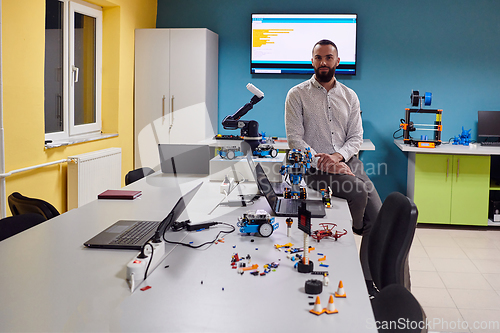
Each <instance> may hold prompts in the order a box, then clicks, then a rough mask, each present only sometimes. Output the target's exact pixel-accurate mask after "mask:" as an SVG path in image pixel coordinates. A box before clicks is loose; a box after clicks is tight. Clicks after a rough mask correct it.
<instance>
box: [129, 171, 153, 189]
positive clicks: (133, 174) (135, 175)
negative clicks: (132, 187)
mask: <svg viewBox="0 0 500 333" xmlns="http://www.w3.org/2000/svg"><path fill="white" fill-rule="evenodd" d="M154 172H155V171H154V170H153V169H151V168H149V167H143V168H139V169H135V170H132V171H129V172H128V173H127V174H126V175H125V185H129V184H132V183H133V182H135V181H138V180H139V179H142V178H144V177H146V176H149V175H150V174H152V173H154Z"/></svg>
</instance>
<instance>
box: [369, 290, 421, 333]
mask: <svg viewBox="0 0 500 333" xmlns="http://www.w3.org/2000/svg"><path fill="white" fill-rule="evenodd" d="M371 302H372V309H373V314H374V316H375V320H376V321H377V323H378V327H377V328H378V331H379V332H390V333H393V332H398V333H402V332H405V333H427V331H428V328H427V327H426V318H427V316H426V315H425V312H424V310H423V309H422V307H421V306H420V303H418V301H417V299H416V298H415V296H413V295H412V293H411V292H409V291H408V290H407V289H406V288H405V287H403V286H402V285H400V284H391V285H388V286H386V287H385V288H384V289H382V291H381V292H380V293H379V294H378V295H377V297H375V298H374V299H372V301H371Z"/></svg>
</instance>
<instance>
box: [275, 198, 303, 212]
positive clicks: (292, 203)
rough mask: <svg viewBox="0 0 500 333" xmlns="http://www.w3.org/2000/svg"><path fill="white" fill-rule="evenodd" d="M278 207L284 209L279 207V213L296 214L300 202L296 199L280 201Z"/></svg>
mask: <svg viewBox="0 0 500 333" xmlns="http://www.w3.org/2000/svg"><path fill="white" fill-rule="evenodd" d="M280 203H281V204H280V206H281V205H283V206H284V207H283V208H281V207H280V212H289V213H296V212H298V211H299V207H300V205H301V204H302V200H297V199H289V200H280Z"/></svg>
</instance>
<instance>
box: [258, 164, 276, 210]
mask: <svg viewBox="0 0 500 333" xmlns="http://www.w3.org/2000/svg"><path fill="white" fill-rule="evenodd" d="M255 171H256V174H257V178H256V181H257V186H258V187H259V190H260V191H261V192H262V193H264V196H265V197H266V199H267V202H269V205H270V206H271V208H272V209H273V210H275V209H276V204H277V202H278V196H277V195H276V193H275V192H274V190H273V186H272V185H271V182H270V181H269V179H268V178H267V176H266V173H265V172H264V169H262V166H261V165H260V164H257V165H256V166H255Z"/></svg>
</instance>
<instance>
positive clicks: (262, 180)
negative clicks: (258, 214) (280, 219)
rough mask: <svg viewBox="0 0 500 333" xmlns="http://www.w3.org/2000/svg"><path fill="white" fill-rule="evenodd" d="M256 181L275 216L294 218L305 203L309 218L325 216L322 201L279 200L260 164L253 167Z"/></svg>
mask: <svg viewBox="0 0 500 333" xmlns="http://www.w3.org/2000/svg"><path fill="white" fill-rule="evenodd" d="M255 172H256V176H257V177H256V178H255V179H256V181H257V186H258V187H259V190H260V191H261V192H262V193H263V194H264V196H265V197H266V200H267V202H268V203H269V206H271V209H272V210H273V212H274V214H275V215H276V216H294V217H297V216H298V214H299V206H300V205H301V204H302V203H303V202H305V203H306V209H307V210H308V211H310V212H311V217H323V216H325V215H326V212H325V205H324V204H323V201H322V200H308V199H305V200H304V199H284V198H279V197H278V196H277V195H276V193H275V192H274V190H273V187H272V185H271V182H270V181H269V178H267V175H266V173H265V172H264V169H262V166H261V165H260V164H257V165H256V166H255Z"/></svg>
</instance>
